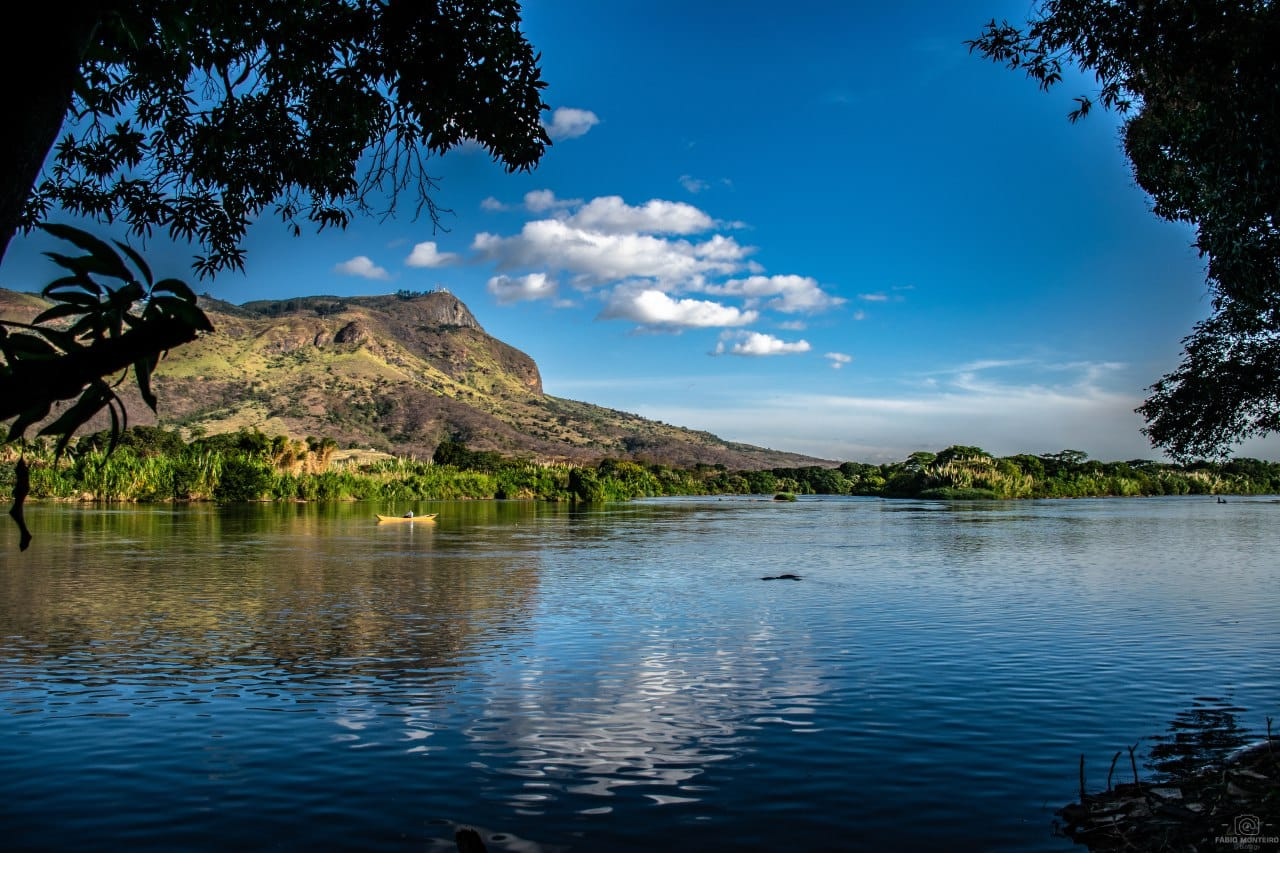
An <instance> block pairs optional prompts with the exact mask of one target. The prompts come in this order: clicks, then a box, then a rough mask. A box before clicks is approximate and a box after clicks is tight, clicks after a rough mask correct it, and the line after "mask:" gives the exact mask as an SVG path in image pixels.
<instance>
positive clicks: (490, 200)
mask: <svg viewBox="0 0 1280 875" xmlns="http://www.w3.org/2000/svg"><path fill="white" fill-rule="evenodd" d="M480 209H482V210H486V211H488V212H490V213H502V212H506V211H507V210H509V209H511V207H509V206H507V205H506V204H504V203H503V202H502V201H500V200H498V199H497V198H496V197H493V196H490V197H487V198H485V199H484V200H482V201H480Z"/></svg>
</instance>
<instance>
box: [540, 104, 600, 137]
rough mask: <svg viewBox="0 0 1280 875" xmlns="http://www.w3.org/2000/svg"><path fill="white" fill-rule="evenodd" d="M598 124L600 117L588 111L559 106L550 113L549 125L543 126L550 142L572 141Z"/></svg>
mask: <svg viewBox="0 0 1280 875" xmlns="http://www.w3.org/2000/svg"><path fill="white" fill-rule="evenodd" d="M598 124H600V117H599V116H598V115H596V114H595V113H594V112H592V111H591V110H589V109H574V108H573V107H569V106H561V107H558V108H557V109H556V111H555V112H553V113H551V124H544V125H543V127H544V128H546V131H547V133H548V134H550V135H551V139H552V140H573V139H576V138H577V137H581V136H582V135H583V134H585V133H586V132H587V131H589V130H591V129H592V128H594V127H595V126H596V125H598Z"/></svg>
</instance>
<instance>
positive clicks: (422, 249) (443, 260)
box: [404, 240, 458, 267]
mask: <svg viewBox="0 0 1280 875" xmlns="http://www.w3.org/2000/svg"><path fill="white" fill-rule="evenodd" d="M457 261H458V256H457V255H455V254H454V253H452V252H441V251H440V250H439V249H437V248H436V244H435V243H434V242H432V241H430V240H428V241H427V242H425V243H419V244H417V245H416V246H414V247H413V251H412V252H410V253H409V257H408V258H406V259H405V260H404V263H405V264H407V265H408V266H409V267H444V266H445V265H449V264H455V263H457Z"/></svg>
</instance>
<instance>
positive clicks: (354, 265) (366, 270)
mask: <svg viewBox="0 0 1280 875" xmlns="http://www.w3.org/2000/svg"><path fill="white" fill-rule="evenodd" d="M333 269H334V270H335V271H337V272H338V273H341V274H346V275H347V276H362V277H364V278H365V279H370V280H385V279H390V278H391V274H389V273H387V271H386V269H385V268H381V267H378V265H376V264H374V263H373V259H371V258H369V256H367V255H357V256H356V257H355V258H352V259H348V260H347V261H344V262H342V263H340V264H335V265H334V266H333Z"/></svg>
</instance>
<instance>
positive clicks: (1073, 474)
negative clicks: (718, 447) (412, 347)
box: [0, 427, 1280, 502]
mask: <svg viewBox="0 0 1280 875" xmlns="http://www.w3.org/2000/svg"><path fill="white" fill-rule="evenodd" d="M106 443H107V441H106V439H105V437H104V436H102V435H94V436H89V437H86V438H82V439H81V440H80V441H79V442H78V443H77V444H76V445H75V446H74V447H73V448H71V449H70V450H69V451H68V452H67V453H66V454H64V455H63V456H62V457H55V455H54V454H53V452H52V451H51V449H50V447H49V445H48V444H47V443H46V442H43V441H34V442H31V443H28V444H24V445H23V446H22V447H21V448H19V447H15V446H13V445H10V446H8V447H5V448H3V450H0V489H4V488H5V487H6V486H7V485H9V484H11V483H12V479H13V463H14V462H16V460H17V458H18V456H19V454H22V455H24V456H25V458H26V459H27V463H28V465H29V468H30V478H31V497H33V498H45V499H85V500H103V501H138V502H161V501H221V502H236V501H273V500H274V501H280V500H303V501H349V500H379V501H391V502H398V501H415V500H418V501H422V500H427V501H429V500H443V499H485V498H500V499H501V498H509V499H538V500H543V501H588V502H595V501H625V500H628V499H632V498H639V497H643V496H664V495H715V494H747V493H750V494H759V495H773V494H776V493H784V492H785V493H795V494H802V495H803V494H827V495H871V496H882V497H891V498H902V497H914V498H925V499H945V500H962V499H1015V498H1082V497H1092V496H1139V495H1213V494H1219V495H1220V494H1245V495H1257V494H1276V493H1280V463H1275V462H1264V461H1259V460H1256V459H1234V460H1231V461H1228V462H1201V463H1195V464H1192V465H1171V464H1165V463H1157V462H1150V461H1143V460H1134V461H1130V462H1107V463H1103V462H1098V461H1094V460H1089V459H1088V458H1087V456H1085V454H1084V453H1080V452H1078V451H1073V450H1065V451H1063V452H1061V453H1053V454H1047V455H1042V456H1030V455H1019V456H1010V457H1005V458H995V457H993V456H991V455H990V454H989V453H987V452H985V451H984V450H982V449H980V448H978V447H948V448H947V449H945V450H943V451H942V452H940V453H937V454H933V453H913V454H912V455H911V456H910V457H909V458H907V459H905V460H903V461H901V462H895V463H890V464H882V465H871V464H864V463H857V462H846V463H844V464H843V465H840V466H838V467H823V466H808V467H804V468H774V469H772V470H769V471H729V470H727V469H725V468H724V467H723V466H711V465H698V466H696V467H694V468H692V469H681V468H673V467H670V466H667V465H659V464H642V463H640V462H635V461H627V460H619V459H605V460H603V461H600V462H598V463H596V464H594V465H570V464H565V463H554V462H541V461H537V460H533V459H527V458H508V457H504V456H501V455H500V454H498V453H494V452H480V451H472V450H469V449H467V448H466V447H465V446H463V445H462V444H459V443H456V442H445V443H444V444H441V447H440V449H439V450H437V452H436V455H435V457H434V458H433V459H432V460H416V459H407V458H396V459H381V460H378V461H372V462H363V463H361V462H356V461H348V462H336V461H334V449H335V446H336V445H335V444H334V442H333V441H332V440H329V439H316V438H308V439H307V440H306V441H298V440H293V439H290V438H286V437H274V438H271V437H267V436H266V435H263V434H262V433H261V432H257V431H250V430H242V431H240V432H237V433H234V434H224V435H216V436H213V437H209V438H202V439H199V440H196V441H193V442H190V443H187V442H185V441H184V440H182V438H181V437H180V436H179V435H178V434H177V433H176V432H170V431H166V430H164V429H157V428H147V427H140V428H135V429H129V430H128V431H126V432H125V433H124V435H123V437H122V438H121V440H120V444H119V445H118V446H117V447H116V448H115V450H114V451H113V452H108V451H107V449H106Z"/></svg>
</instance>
